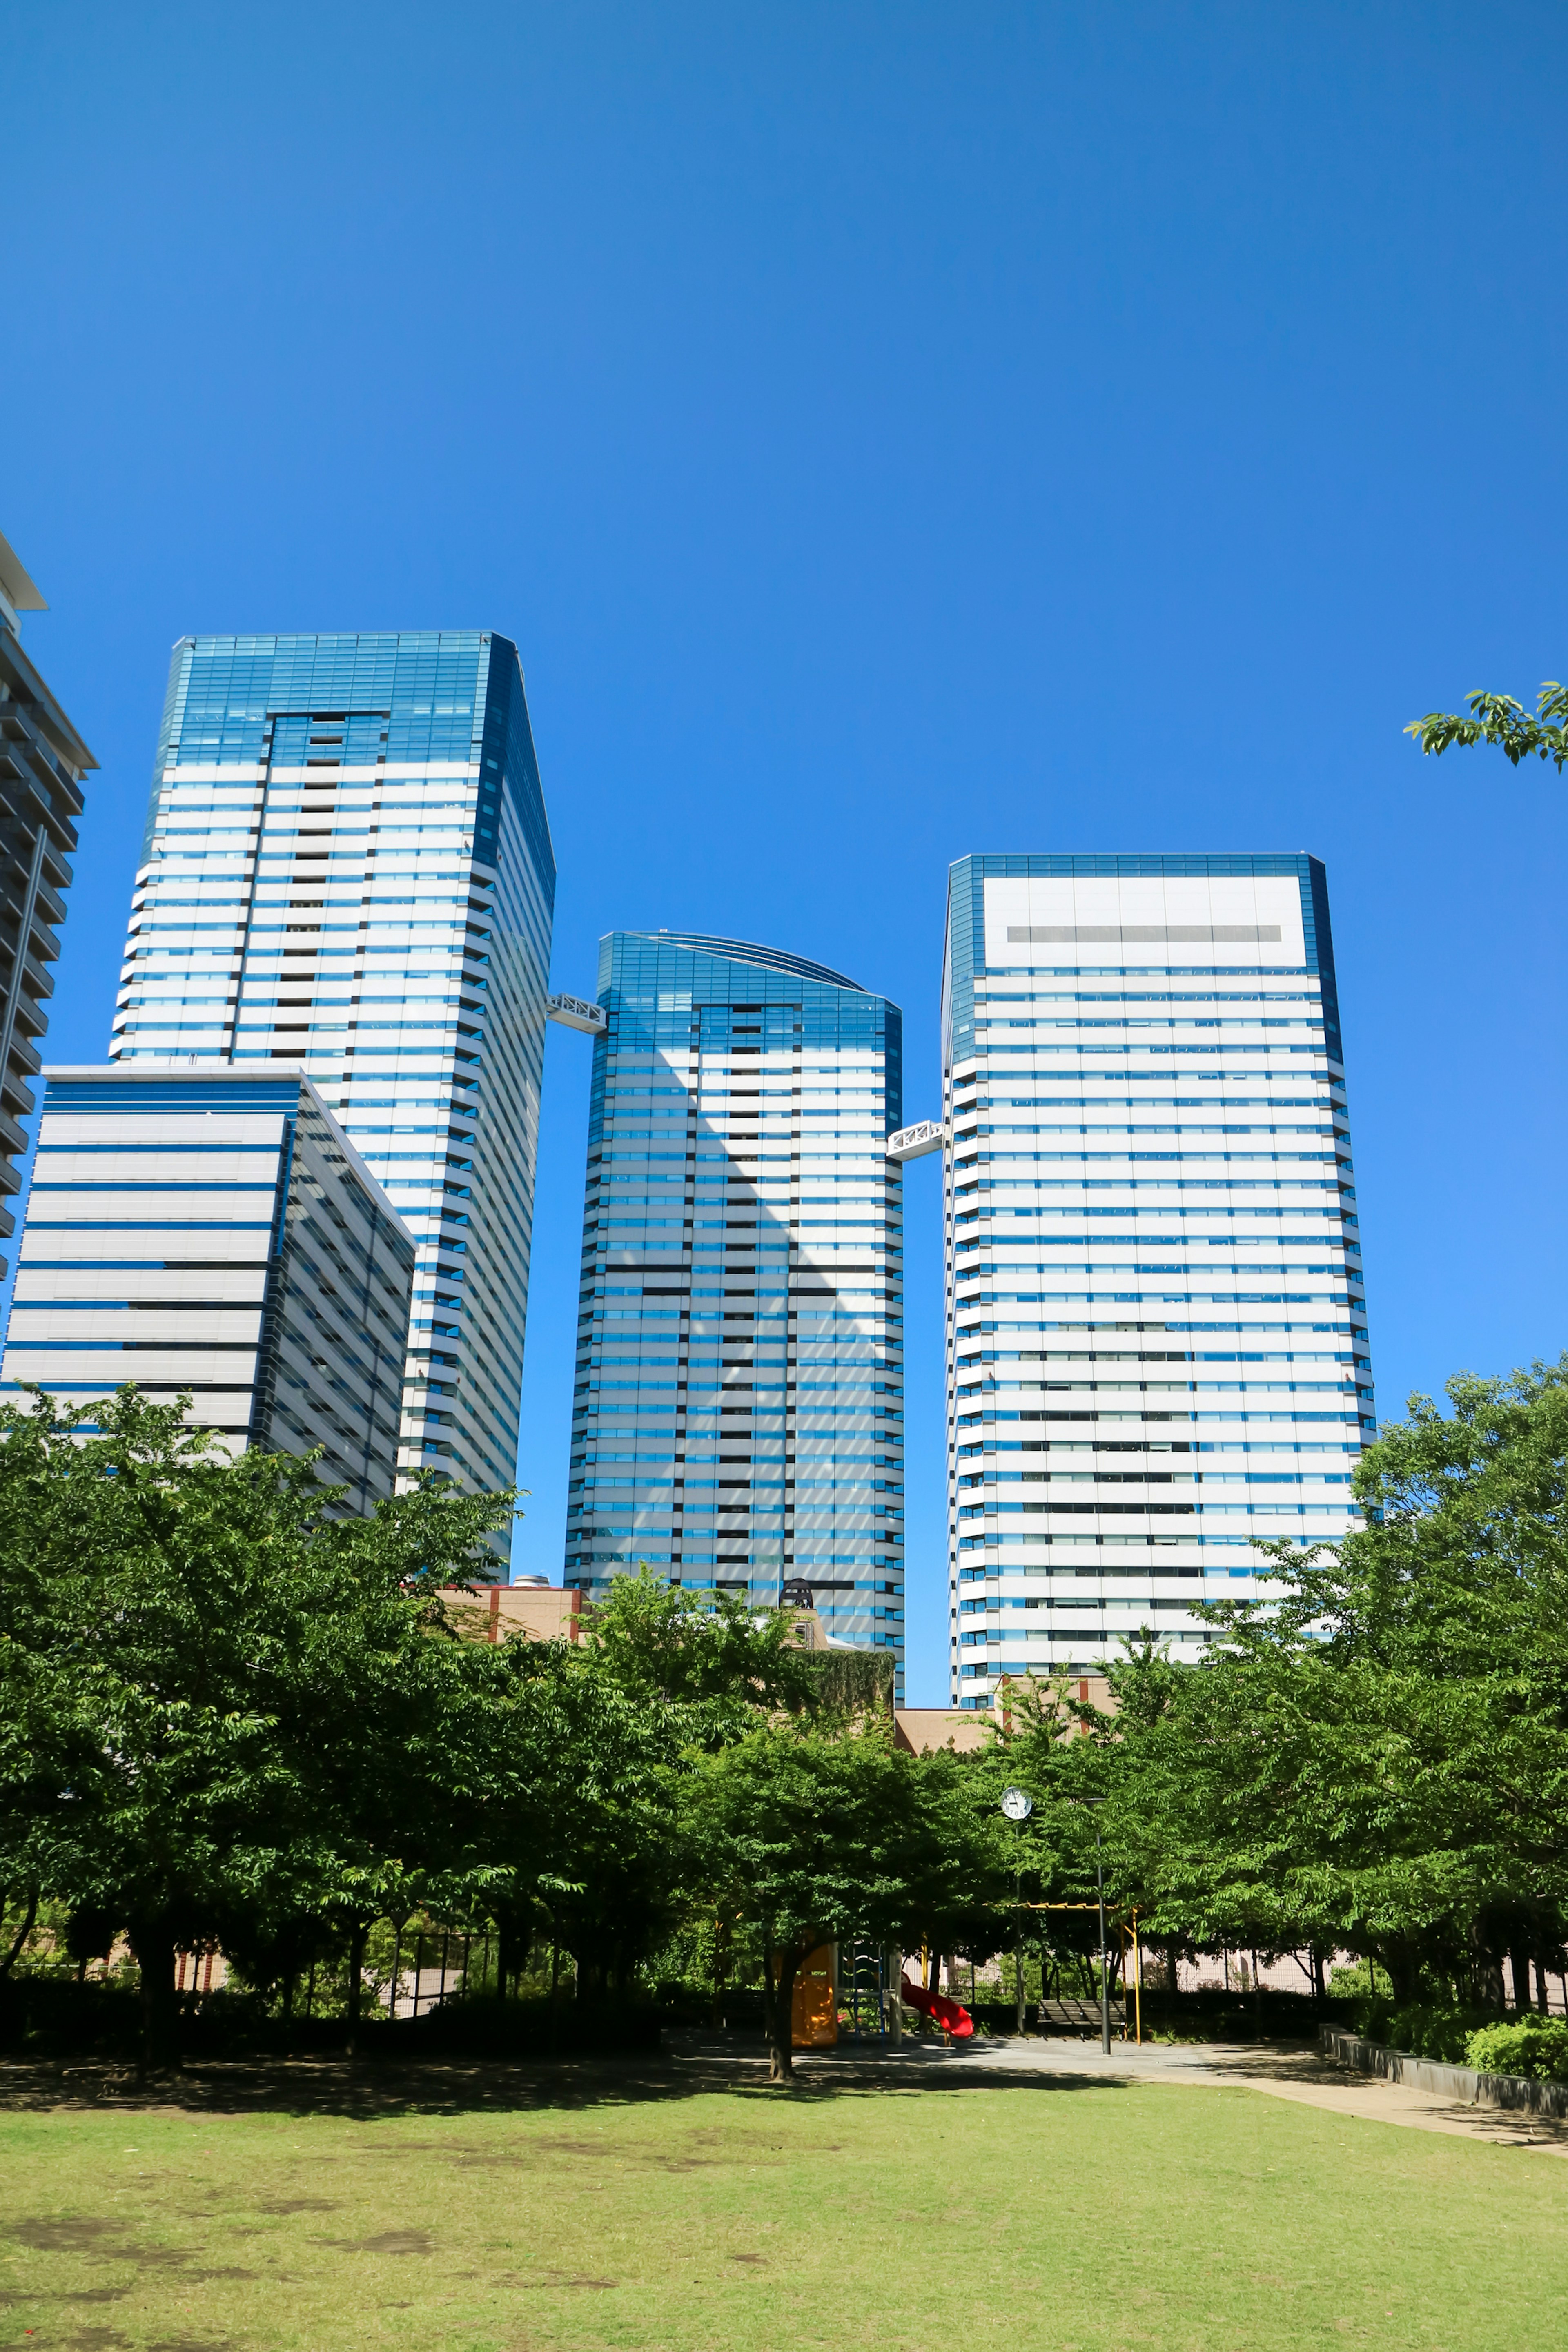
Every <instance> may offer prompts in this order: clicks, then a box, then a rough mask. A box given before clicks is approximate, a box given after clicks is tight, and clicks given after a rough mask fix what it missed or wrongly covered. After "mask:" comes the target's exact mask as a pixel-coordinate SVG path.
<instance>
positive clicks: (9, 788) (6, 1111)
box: [0, 539, 98, 1279]
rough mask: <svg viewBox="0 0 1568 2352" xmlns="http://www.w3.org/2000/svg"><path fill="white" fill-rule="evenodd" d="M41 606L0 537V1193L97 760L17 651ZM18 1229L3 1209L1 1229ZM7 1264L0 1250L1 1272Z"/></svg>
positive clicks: (27, 1096)
mask: <svg viewBox="0 0 1568 2352" xmlns="http://www.w3.org/2000/svg"><path fill="white" fill-rule="evenodd" d="M45 611H47V605H46V604H45V603H44V600H43V598H42V597H41V596H40V595H39V593H38V592H37V588H36V587H35V586H34V585H33V583H32V582H31V581H30V580H29V579H28V577H27V575H26V572H24V571H23V569H22V566H21V564H20V563H19V562H17V560H16V556H15V555H14V554H13V553H12V551H11V549H10V548H9V546H8V545H7V544H6V542H5V540H3V539H0V1196H5V1195H9V1194H11V1193H13V1192H17V1191H19V1190H20V1188H21V1182H22V1174H21V1168H20V1165H19V1164H18V1163H19V1162H20V1161H21V1160H23V1159H24V1158H25V1157H26V1150H27V1139H26V1135H25V1134H24V1132H23V1130H22V1125H21V1122H22V1121H23V1119H25V1118H27V1117H29V1115H30V1114H31V1112H32V1110H33V1108H34V1097H33V1089H32V1082H33V1080H34V1079H35V1078H36V1077H37V1075H38V1072H39V1070H40V1068H41V1066H42V1065H41V1063H40V1061H39V1057H38V1045H39V1043H40V1041H41V1039H42V1037H43V1034H44V1032H45V1030H46V1029H47V1027H48V1014H47V1012H46V1011H45V1006H46V1005H47V1002H48V999H49V997H50V996H51V995H52V994H53V992H54V985H55V983H54V980H53V978H52V977H51V975H50V972H49V966H50V965H51V964H52V963H53V962H54V961H55V959H56V957H57V956H58V954H59V951H60V943H59V939H58V931H59V927H60V925H61V924H62V923H63V922H64V920H65V915H66V908H65V894H66V891H67V889H68V887H69V886H70V879H71V866H70V860H71V856H72V855H73V853H74V851H75V849H76V841H77V835H76V821H77V819H78V817H79V816H80V814H81V811H82V793H81V786H82V778H83V777H84V776H85V775H86V774H87V772H88V771H89V768H96V767H97V765H98V761H96V760H95V759H94V758H93V756H92V753H91V752H90V751H89V750H88V748H87V745H86V744H85V743H84V742H83V741H82V740H81V737H80V736H79V734H78V733H77V731H76V729H75V728H74V727H73V726H72V725H71V722H70V720H69V719H68V718H67V717H66V714H65V712H64V711H63V710H62V709H61V708H60V706H59V704H58V702H57V701H56V699H55V698H54V696H53V695H52V694H51V693H50V691H49V689H48V688H47V685H46V684H45V683H44V680H43V677H41V676H40V674H39V672H38V670H37V667H35V665H34V664H33V662H32V661H31V660H30V659H29V658H28V656H27V655H26V652H24V650H23V646H22V632H21V625H20V623H19V620H18V618H17V616H18V614H22V613H42V612H45ZM15 1228H16V1219H15V1218H14V1217H13V1215H12V1213H11V1212H10V1210H9V1209H6V1208H4V1207H0V1234H10V1233H12V1232H14V1231H15ZM5 1272H6V1265H5V1259H4V1258H3V1257H0V1279H3V1278H4V1276H5Z"/></svg>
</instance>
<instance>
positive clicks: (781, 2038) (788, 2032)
mask: <svg viewBox="0 0 1568 2352" xmlns="http://www.w3.org/2000/svg"><path fill="white" fill-rule="evenodd" d="M804 1957H805V1955H804V1954H803V1953H802V1952H800V1951H799V1950H798V1949H797V1948H795V1945H793V1944H791V1945H789V1946H787V1947H786V1948H785V1949H784V1950H783V1951H781V1952H771V1953H770V1954H769V1955H768V1958H769V1962H770V1967H769V1972H768V1974H769V1980H770V1981H771V1982H772V1983H773V2000H772V2001H771V2003H770V2004H769V2008H768V2080H769V2082H770V2083H793V2082H794V2080H795V1977H796V1974H797V1972H798V1970H799V1968H800V1964H801V1961H802V1959H803V1958H804ZM775 1960H776V1961H777V1963H778V1976H777V1979H776V1980H775V1979H773V1970H772V1966H771V1963H772V1962H773V1961H775Z"/></svg>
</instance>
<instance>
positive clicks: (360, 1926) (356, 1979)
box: [347, 1919, 370, 2058]
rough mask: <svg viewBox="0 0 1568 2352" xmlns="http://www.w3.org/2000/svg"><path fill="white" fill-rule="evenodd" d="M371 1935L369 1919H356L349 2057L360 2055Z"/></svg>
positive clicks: (351, 1965)
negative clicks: (366, 1951)
mask: <svg viewBox="0 0 1568 2352" xmlns="http://www.w3.org/2000/svg"><path fill="white" fill-rule="evenodd" d="M369 1933H370V1922H369V1920H368V1919H356V1920H355V1921H354V1923H353V1927H351V1928H350V1930H349V2034H348V2045H347V2046H348V2055H349V2056H350V2057H351V2058H353V2057H357V2056H358V2054H359V2010H360V2000H361V1996H362V1994H363V1988H364V1940H365V1937H366V1936H367V1935H368V1934H369Z"/></svg>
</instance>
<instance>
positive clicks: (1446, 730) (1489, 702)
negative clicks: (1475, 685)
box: [1405, 678, 1568, 772]
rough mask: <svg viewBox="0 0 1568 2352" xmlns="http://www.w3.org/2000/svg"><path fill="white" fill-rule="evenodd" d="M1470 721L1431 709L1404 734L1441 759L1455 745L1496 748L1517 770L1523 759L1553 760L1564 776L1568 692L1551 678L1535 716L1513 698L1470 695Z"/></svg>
mask: <svg viewBox="0 0 1568 2352" xmlns="http://www.w3.org/2000/svg"><path fill="white" fill-rule="evenodd" d="M1465 701H1466V706H1467V708H1468V710H1469V713H1470V716H1469V717H1468V719H1466V718H1464V717H1462V716H1461V715H1460V713H1459V712H1458V711H1454V710H1429V711H1428V712H1427V714H1426V718H1425V719H1412V720H1411V722H1410V724H1409V726H1408V727H1406V729H1405V733H1406V734H1407V735H1414V736H1415V740H1416V741H1417V742H1418V743H1419V744H1420V746H1421V749H1422V751H1431V752H1434V753H1437V754H1439V755H1440V754H1441V753H1442V752H1444V751H1447V749H1448V746H1449V745H1450V743H1495V744H1496V745H1497V747H1498V749H1499V751H1501V752H1502V753H1503V755H1504V757H1505V758H1506V759H1508V760H1510V761H1511V762H1512V764H1513V765H1514V766H1515V767H1516V768H1517V767H1518V765H1519V763H1520V761H1521V760H1529V759H1538V760H1552V761H1555V762H1556V765H1557V768H1558V771H1559V772H1561V771H1562V769H1563V764H1564V762H1568V726H1565V725H1564V724H1563V721H1564V720H1568V687H1565V686H1559V684H1558V683H1557V680H1556V679H1555V678H1548V679H1547V680H1546V682H1545V684H1544V685H1543V686H1542V689H1541V691H1540V693H1539V694H1538V695H1537V697H1536V701H1535V712H1534V716H1533V717H1531V713H1530V712H1529V711H1527V710H1526V709H1525V707H1524V705H1523V703H1522V702H1516V701H1515V700H1514V698H1513V697H1512V695H1511V694H1485V693H1481V694H1469V695H1467V696H1466V698H1465Z"/></svg>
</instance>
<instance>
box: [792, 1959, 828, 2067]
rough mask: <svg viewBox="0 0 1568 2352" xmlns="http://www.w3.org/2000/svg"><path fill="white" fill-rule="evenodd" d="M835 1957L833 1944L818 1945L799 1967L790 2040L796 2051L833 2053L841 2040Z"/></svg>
mask: <svg viewBox="0 0 1568 2352" xmlns="http://www.w3.org/2000/svg"><path fill="white" fill-rule="evenodd" d="M835 1958H836V1955H835V1952H834V1948H833V1946H832V1945H831V1944H818V1946H817V1948H816V1951H815V1952H808V1953H807V1954H806V1957H805V1959H804V1960H803V1961H802V1962H801V1964H800V1969H799V1973H798V1974H797V1975H796V1977H795V1999H794V2001H793V2002H792V2004H791V2008H790V2041H791V2043H792V2044H793V2046H794V2047H795V2049H796V2050H830V2049H832V2047H833V2046H834V2044H835V2043H836V2042H837V2039H838V1990H837V1984H836V1982H835V1966H834V1963H835Z"/></svg>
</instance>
